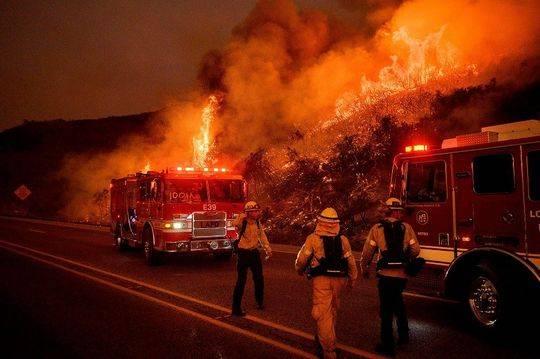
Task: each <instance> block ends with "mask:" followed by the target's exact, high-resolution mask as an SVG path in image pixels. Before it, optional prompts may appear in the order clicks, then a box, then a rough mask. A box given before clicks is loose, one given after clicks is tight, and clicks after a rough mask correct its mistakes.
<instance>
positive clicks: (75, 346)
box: [0, 219, 537, 358]
mask: <svg viewBox="0 0 540 359" xmlns="http://www.w3.org/2000/svg"><path fill="white" fill-rule="evenodd" d="M0 233H1V236H0V277H1V278H2V280H1V281H0V310H1V311H2V312H1V313H0V318H1V320H0V326H1V330H2V333H3V334H2V342H3V343H2V347H1V349H0V355H1V356H2V357H4V358H5V357H18V358H19V357H28V356H33V357H36V356H37V357H81V358H87V357H88V358H96V357H100V358H108V357H115V358H119V357H130V358H147V357H158V356H159V357H162V358H284V357H313V353H314V343H313V333H314V328H315V324H314V322H313V320H312V318H311V316H310V312H311V299H310V298H311V296H310V284H309V282H308V281H307V280H305V279H304V278H302V277H300V276H298V275H297V274H296V273H295V272H294V270H293V262H294V257H295V256H294V254H293V253H292V252H291V251H287V250H283V251H281V252H279V251H278V252H276V253H275V254H274V256H273V257H272V258H271V259H270V260H269V261H268V262H266V263H265V269H264V270H265V273H264V275H265V284H266V288H265V290H266V309H265V310H264V311H259V310H257V309H255V301H254V298H253V286H252V283H251V282H248V285H247V287H246V293H245V296H244V307H245V309H246V310H247V311H248V314H249V315H248V317H246V318H232V317H230V316H229V307H230V302H231V294H232V288H233V286H234V282H235V268H234V265H235V264H234V259H233V260H230V261H224V260H215V259H213V258H211V257H205V256H202V257H201V256H199V257H173V258H167V259H166V260H165V262H164V263H163V264H162V265H160V266H157V267H148V266H146V265H145V264H144V261H143V254H142V252H140V251H137V250H129V251H127V252H118V251H116V249H115V248H114V247H113V246H112V240H111V238H110V236H109V234H108V233H104V232H103V231H97V230H93V229H82V228H68V227H64V226H58V225H50V224H43V223H31V222H22V221H15V220H9V219H0ZM412 288H413V289H414V288H416V286H412ZM405 300H406V305H407V309H408V313H409V318H410V326H411V343H410V344H409V345H407V346H406V347H402V348H399V349H398V357H400V358H439V357H441V358H470V357H475V358H488V357H489V358H495V357H497V358H527V357H531V358H532V357H537V355H535V354H534V353H535V350H536V347H535V345H534V341H533V340H534V339H536V338H535V336H536V335H537V331H535V330H525V329H523V330H519V328H518V329H514V330H512V331H509V332H508V331H507V332H504V333H498V334H497V333H484V332H481V331H479V330H477V329H476V328H474V327H473V326H472V325H471V324H470V323H469V321H468V320H467V317H466V316H465V315H464V314H463V308H462V307H461V305H459V304H456V303H452V302H448V301H444V300H438V299H431V298H428V297H424V296H421V295H416V294H414V293H410V294H408V295H406V299H405ZM378 333H379V320H378V301H377V291H376V282H375V279H373V278H372V279H370V280H368V281H359V283H358V285H357V286H356V288H354V289H353V290H352V291H349V292H348V291H345V292H344V294H343V296H342V303H341V308H340V312H339V319H338V323H337V335H338V339H339V343H340V345H339V354H340V355H341V357H343V358H354V357H376V355H375V354H374V352H373V348H374V346H375V344H376V343H377V341H378Z"/></svg>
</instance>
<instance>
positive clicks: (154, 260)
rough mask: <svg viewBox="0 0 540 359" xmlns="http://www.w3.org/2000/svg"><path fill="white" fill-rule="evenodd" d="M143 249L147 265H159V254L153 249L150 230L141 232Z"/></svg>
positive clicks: (146, 229)
mask: <svg viewBox="0 0 540 359" xmlns="http://www.w3.org/2000/svg"><path fill="white" fill-rule="evenodd" d="M143 249H144V259H145V260H146V263H147V264H148V265H151V266H154V265H157V264H159V253H158V252H156V251H155V249H154V243H153V240H152V231H151V229H150V228H145V229H144V232H143Z"/></svg>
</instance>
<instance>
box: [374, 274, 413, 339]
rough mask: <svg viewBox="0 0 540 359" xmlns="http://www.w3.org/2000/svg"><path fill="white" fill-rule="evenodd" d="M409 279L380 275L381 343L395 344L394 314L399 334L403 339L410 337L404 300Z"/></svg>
mask: <svg viewBox="0 0 540 359" xmlns="http://www.w3.org/2000/svg"><path fill="white" fill-rule="evenodd" d="M406 284H407V279H404V278H396V277H385V276H379V284H378V287H379V301H380V317H381V343H382V344H383V345H386V346H393V345H394V329H393V322H394V316H395V317H396V321H397V328H398V335H399V337H400V338H401V339H408V337H409V322H408V320H407V313H406V311H405V303H404V302H403V290H404V289H405V285H406Z"/></svg>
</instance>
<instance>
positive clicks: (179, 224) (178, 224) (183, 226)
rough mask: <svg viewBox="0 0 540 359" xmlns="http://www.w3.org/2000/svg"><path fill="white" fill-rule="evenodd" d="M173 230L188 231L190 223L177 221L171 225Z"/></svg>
mask: <svg viewBox="0 0 540 359" xmlns="http://www.w3.org/2000/svg"><path fill="white" fill-rule="evenodd" d="M172 228H173V229H190V228H191V222H189V221H177V222H173V224H172Z"/></svg>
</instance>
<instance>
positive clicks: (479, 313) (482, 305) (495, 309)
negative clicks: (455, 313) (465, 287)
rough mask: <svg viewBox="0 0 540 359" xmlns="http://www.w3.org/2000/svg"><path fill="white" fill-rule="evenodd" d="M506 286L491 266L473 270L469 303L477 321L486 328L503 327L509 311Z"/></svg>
mask: <svg viewBox="0 0 540 359" xmlns="http://www.w3.org/2000/svg"><path fill="white" fill-rule="evenodd" d="M506 299H507V298H506V297H505V288H504V287H503V285H502V284H501V281H500V278H499V277H498V276H497V275H496V273H495V272H494V271H492V270H491V269H490V268H487V267H482V266H478V267H476V268H475V270H474V271H473V274H472V276H471V281H470V285H469V292H468V294H467V305H468V308H469V311H470V313H471V315H472V319H473V320H474V321H475V323H476V324H477V325H478V326H480V327H481V328H484V329H496V328H499V327H501V322H503V321H504V317H505V316H506V314H507V313H506V312H507V305H506V304H507V300H506Z"/></svg>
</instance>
